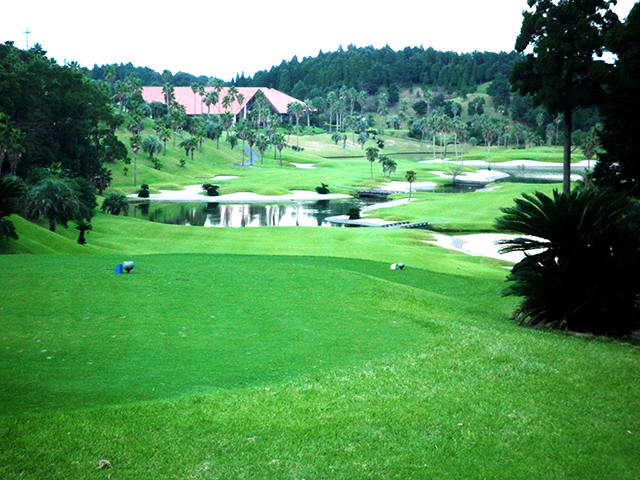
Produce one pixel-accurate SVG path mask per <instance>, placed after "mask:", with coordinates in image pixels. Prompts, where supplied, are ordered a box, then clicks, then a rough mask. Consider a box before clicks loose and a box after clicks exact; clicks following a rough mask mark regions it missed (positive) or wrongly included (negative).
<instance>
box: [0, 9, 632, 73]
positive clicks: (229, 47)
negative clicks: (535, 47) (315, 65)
mask: <svg viewBox="0 0 640 480" xmlns="http://www.w3.org/2000/svg"><path fill="white" fill-rule="evenodd" d="M3 3H4V5H2V6H1V7H0V43H4V42H6V41H8V40H12V41H13V42H14V43H15V45H16V46H17V47H19V48H25V46H26V35H25V33H24V31H25V30H27V28H28V29H29V30H31V33H30V34H29V46H33V45H34V44H35V43H39V44H41V45H42V47H43V48H44V49H45V50H46V51H47V54H48V56H50V57H53V58H55V59H56V60H57V61H58V62H59V63H62V62H63V61H64V60H68V61H73V60H75V61H77V62H78V63H80V65H82V66H85V67H88V68H92V67H93V65H94V64H98V65H103V64H107V63H127V62H131V63H132V64H133V65H134V66H136V67H145V66H147V67H149V68H152V69H154V70H156V71H159V72H162V70H164V69H169V70H171V71H172V72H173V73H174V74H175V73H177V72H178V71H183V72H187V73H191V74H193V75H196V76H199V75H206V76H216V77H219V78H222V79H223V80H231V79H232V78H234V77H235V75H236V73H242V72H243V71H244V73H245V75H246V76H253V74H255V72H257V71H258V70H269V69H270V68H271V66H272V65H279V64H280V62H282V60H287V61H288V60H291V58H292V57H293V56H294V55H297V56H298V59H299V60H302V58H303V57H305V56H307V57H315V56H316V55H317V54H318V52H319V51H320V50H322V51H323V52H330V51H335V50H336V49H337V48H338V46H339V45H342V47H343V48H344V49H346V48H347V45H349V44H350V43H352V44H354V45H355V46H357V47H365V46H369V45H372V46H374V47H376V48H380V47H383V46H384V45H385V44H389V46H391V47H392V48H393V49H394V50H401V49H403V48H404V47H407V46H409V47H414V46H416V47H417V46H420V45H421V44H422V45H423V46H424V47H425V48H428V47H433V48H435V49H436V50H443V51H456V52H460V53H463V52H473V51H492V52H500V51H507V52H508V51H511V50H513V46H514V44H515V40H516V37H517V35H518V33H519V31H520V25H521V23H522V11H523V10H524V9H526V8H527V2H526V0H403V1H399V2H398V3H397V4H394V2H384V3H382V4H378V5H379V6H376V5H375V4H374V3H373V2H365V1H356V0H343V1H341V2H337V3H333V2H322V1H320V2H313V3H309V2H301V1H299V0H272V1H268V0H267V1H264V0H263V1H261V2H257V1H255V0H250V1H246V2H229V1H228V0H227V1H224V2H222V1H219V0H209V1H205V0H188V1H182V2H171V4H168V3H165V2H151V1H149V0H127V1H125V0H108V1H105V2H96V1H92V0H7V1H6V2H3ZM634 3H635V0H618V5H617V7H616V8H615V11H616V13H618V15H619V16H620V17H621V18H624V17H626V15H627V13H628V12H629V10H630V9H631V7H632V6H633V5H634ZM394 6H397V9H395V10H394Z"/></svg>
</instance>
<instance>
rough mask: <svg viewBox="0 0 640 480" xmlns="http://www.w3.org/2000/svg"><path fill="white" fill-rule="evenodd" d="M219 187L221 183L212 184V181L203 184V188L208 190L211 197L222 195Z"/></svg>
mask: <svg viewBox="0 0 640 480" xmlns="http://www.w3.org/2000/svg"><path fill="white" fill-rule="evenodd" d="M219 188H220V185H212V184H210V183H205V184H204V185H202V189H203V190H204V191H205V192H207V195H209V196H210V197H217V196H218V195H220V194H219V193H218V189H219Z"/></svg>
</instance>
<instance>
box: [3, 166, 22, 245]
mask: <svg viewBox="0 0 640 480" xmlns="http://www.w3.org/2000/svg"><path fill="white" fill-rule="evenodd" d="M24 192H25V187H24V184H23V183H22V180H20V179H19V178H18V177H14V176H10V175H5V176H2V177H0V239H6V240H8V239H10V238H12V239H14V240H18V234H17V233H16V229H15V227H14V225H13V222H11V221H10V220H7V219H6V217H8V216H9V215H13V214H14V213H18V212H19V211H20V205H19V201H20V199H21V198H22V196H23V195H24Z"/></svg>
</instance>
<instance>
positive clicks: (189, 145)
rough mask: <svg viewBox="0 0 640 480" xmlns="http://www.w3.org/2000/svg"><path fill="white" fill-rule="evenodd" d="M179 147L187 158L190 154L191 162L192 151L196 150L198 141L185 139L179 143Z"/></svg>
mask: <svg viewBox="0 0 640 480" xmlns="http://www.w3.org/2000/svg"><path fill="white" fill-rule="evenodd" d="M180 146H181V147H182V148H184V151H185V153H186V155H187V157H188V156H189V153H191V160H193V151H194V150H195V149H196V148H198V140H197V139H196V138H195V137H187V138H185V139H184V140H182V141H181V142H180Z"/></svg>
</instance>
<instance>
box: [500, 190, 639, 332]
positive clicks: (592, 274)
mask: <svg viewBox="0 0 640 480" xmlns="http://www.w3.org/2000/svg"><path fill="white" fill-rule="evenodd" d="M515 202H516V205H515V206H513V207H509V208H503V209H501V210H502V211H503V212H504V213H505V215H504V216H503V217H500V218H498V219H497V222H496V224H497V227H498V229H500V230H503V231H510V232H519V233H522V234H524V235H527V236H529V237H528V238H524V237H519V238H516V239H514V240H508V241H503V242H501V243H502V244H503V245H505V246H504V247H503V249H502V251H503V252H511V251H522V252H525V253H526V254H527V257H525V258H524V259H523V260H522V261H520V262H519V263H517V264H516V265H515V266H514V267H513V270H512V271H511V274H510V275H509V277H508V278H507V280H508V281H509V282H511V285H510V286H509V287H508V288H507V289H506V290H505V295H516V296H519V297H522V298H523V300H522V303H521V304H520V306H519V307H518V309H517V310H516V312H515V315H514V316H515V318H516V319H517V320H518V321H520V322H521V323H525V324H527V325H533V326H549V327H552V328H559V329H566V330H572V331H576V332H591V333H595V334H599V335H612V336H621V335H626V334H628V333H630V332H631V331H632V330H634V329H636V328H638V321H639V318H640V309H639V299H640V275H639V274H638V272H640V227H639V219H640V214H639V209H638V206H637V204H635V203H633V202H632V201H631V200H629V199H628V198H627V197H625V196H621V195H619V194H617V193H615V192H613V191H611V190H593V189H581V190H574V191H573V192H571V193H570V194H569V195H568V196H565V195H562V194H560V193H558V192H557V191H554V193H553V198H550V197H548V196H546V195H544V194H543V193H540V192H536V193H534V194H533V195H527V194H524V195H523V198H520V199H516V201H515ZM532 237H533V238H532ZM538 250H539V251H538Z"/></svg>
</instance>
